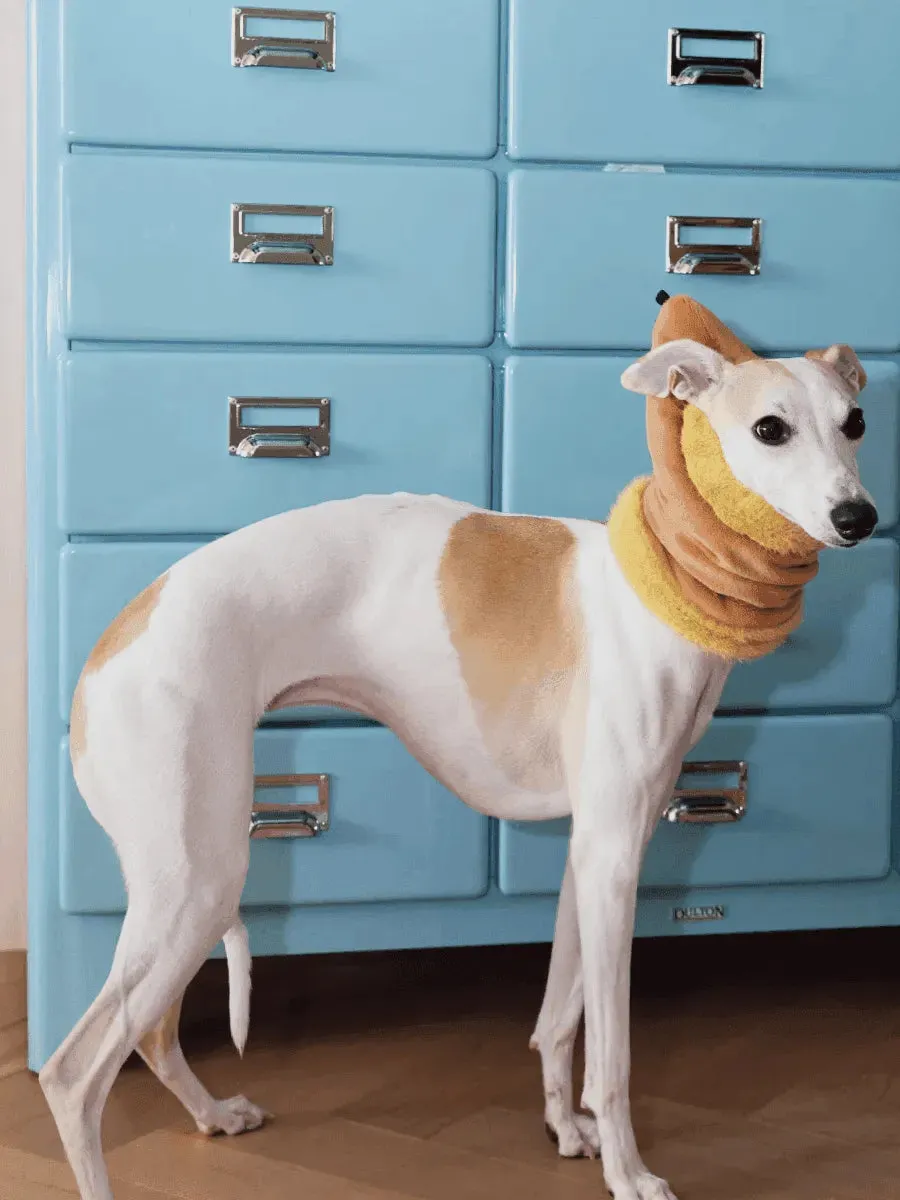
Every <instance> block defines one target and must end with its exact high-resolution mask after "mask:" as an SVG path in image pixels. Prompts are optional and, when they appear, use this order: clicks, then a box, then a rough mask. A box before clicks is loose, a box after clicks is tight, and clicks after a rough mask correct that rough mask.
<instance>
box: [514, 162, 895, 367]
mask: <svg viewBox="0 0 900 1200" xmlns="http://www.w3.org/2000/svg"><path fill="white" fill-rule="evenodd" d="M508 205H509V214H508V224H507V254H508V258H507V270H506V287H507V295H506V311H507V325H506V332H507V337H508V339H509V342H510V344H511V345H512V346H517V347H518V346H528V347H535V348H542V347H556V348H560V349H566V348H573V349H576V348H585V349H588V348H592V347H596V348H598V349H611V350H612V349H622V348H624V347H630V348H635V347H641V346H645V345H646V344H647V340H648V334H649V331H650V329H651V327H652V325H653V321H654V318H655V315H656V305H655V304H654V300H653V298H654V296H655V295H656V293H657V292H658V291H659V289H660V288H665V290H666V291H668V292H680V291H687V292H689V293H690V295H692V296H694V297H695V298H696V299H697V300H700V301H701V302H702V303H703V304H706V305H707V306H708V307H709V308H711V309H712V310H713V311H714V312H715V313H716V314H717V316H719V317H721V318H722V320H723V321H725V322H726V323H727V324H729V325H731V326H732V327H733V328H734V329H735V331H736V332H737V333H739V334H740V336H741V337H742V338H743V339H744V340H745V341H747V342H749V344H750V345H752V346H753V347H754V349H757V350H785V349H791V348H796V347H801V348H803V349H806V348H808V347H810V346H815V345H829V344H830V343H831V342H849V344H850V345H852V346H853V347H854V349H856V350H857V352H860V353H861V352H864V351H874V350H877V351H896V350H897V349H898V348H900V308H898V305H897V288H896V281H897V278H898V275H900V222H898V221H897V219H896V215H897V210H898V206H900V182H898V181H896V180H884V179H848V178H828V179H826V178H816V177H811V176H805V177H801V176H793V177H779V176H774V175H761V174H758V175H743V176H737V175H712V174H709V175H703V174H699V173H684V174H671V173H662V174H645V173H630V172H616V171H593V170H590V171H588V170H575V169H567V170H566V169H560V170H556V169H554V170H536V169H532V170H530V171H529V170H525V169H522V170H516V171H513V172H512V173H511V174H510V177H509V200H508ZM669 216H698V217H758V218H760V219H761V220H762V222H763V224H762V256H761V270H760V274H759V275H758V276H725V275H704V276H678V275H674V274H668V273H667V272H666V219H667V217H669ZM720 236H721V235H720Z"/></svg>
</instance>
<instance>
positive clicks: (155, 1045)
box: [137, 922, 269, 1136]
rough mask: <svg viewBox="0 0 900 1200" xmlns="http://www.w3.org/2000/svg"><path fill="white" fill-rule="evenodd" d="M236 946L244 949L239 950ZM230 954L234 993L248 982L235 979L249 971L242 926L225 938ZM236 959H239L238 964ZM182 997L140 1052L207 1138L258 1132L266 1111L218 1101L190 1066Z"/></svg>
mask: <svg viewBox="0 0 900 1200" xmlns="http://www.w3.org/2000/svg"><path fill="white" fill-rule="evenodd" d="M234 942H238V943H240V944H241V945H242V946H243V953H241V952H240V946H238V947H235V946H234V945H233V943H234ZM225 945H226V951H227V953H228V956H229V978H230V980H231V988H232V992H233V991H234V989H235V987H237V986H243V987H244V988H245V989H246V986H247V984H246V981H241V980H238V979H235V978H234V975H235V973H236V972H237V971H241V970H243V971H248V970H249V951H248V949H247V931H246V929H245V927H244V926H243V924H241V923H240V922H238V923H237V924H235V925H233V926H232V928H231V929H230V930H229V931H228V933H226V935H225ZM233 955H236V956H237V957H238V959H239V961H238V962H236V963H235V965H234V966H232V965H231V964H232V962H234V959H233V957H232V956H233ZM182 998H183V997H181V996H179V998H178V999H177V1000H176V1001H175V1003H174V1004H173V1005H172V1007H171V1008H170V1009H169V1011H168V1012H167V1013H166V1015H165V1016H164V1017H163V1019H162V1020H161V1021H160V1022H159V1024H158V1025H156V1026H155V1027H154V1028H153V1029H152V1030H151V1031H150V1033H148V1034H147V1035H146V1037H144V1038H143V1039H142V1040H141V1041H140V1042H139V1043H138V1047H137V1052H138V1054H140V1056H141V1058H142V1059H143V1060H144V1062H145V1063H146V1064H147V1066H148V1067H149V1068H150V1069H151V1071H153V1073H154V1075H155V1076H156V1078H157V1079H158V1080H159V1081H160V1083H162V1084H164V1085H165V1086H166V1087H167V1088H168V1089H169V1091H170V1092H172V1094H173V1095H174V1096H176V1097H177V1098H178V1100H180V1101H181V1103H182V1104H183V1105H184V1107H185V1108H186V1109H187V1111H188V1112H189V1113H190V1115H191V1116H192V1117H193V1119H194V1121H195V1123H196V1125H197V1128H198V1129H199V1130H200V1132H201V1133H205V1134H207V1135H211V1134H215V1133H227V1134H229V1135H232V1136H233V1135H234V1134H238V1133H244V1132H245V1131H247V1130H250V1129H258V1128H259V1127H260V1125H262V1124H263V1122H264V1121H265V1119H266V1117H267V1116H268V1115H269V1114H268V1113H266V1112H265V1111H264V1110H263V1109H261V1108H259V1107H257V1105H255V1104H251V1102H250V1101H249V1100H248V1099H247V1098H246V1096H233V1097H231V1099H229V1100H216V1099H215V1098H214V1097H213V1096H211V1095H210V1093H209V1092H208V1091H207V1090H206V1088H205V1087H204V1086H203V1084H202V1083H201V1082H200V1080H199V1079H198V1078H197V1076H196V1075H195V1074H194V1072H193V1071H192V1070H191V1068H190V1067H189V1066H188V1064H187V1061H186V1059H185V1057H184V1053H183V1051H182V1049H181V1044H180V1042H179V1040H178V1024H179V1020H180V1018H181V1002H182ZM233 1032H234V1033H235V1041H236V1042H237V1043H238V1049H239V1050H243V1042H244V1038H245V1037H246V1027H244V1028H243V1036H241V1031H240V1030H238V1031H234V1030H233Z"/></svg>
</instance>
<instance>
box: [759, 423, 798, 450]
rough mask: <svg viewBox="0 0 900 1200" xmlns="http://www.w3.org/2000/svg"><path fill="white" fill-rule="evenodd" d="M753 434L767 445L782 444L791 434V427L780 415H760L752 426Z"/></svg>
mask: <svg viewBox="0 0 900 1200" xmlns="http://www.w3.org/2000/svg"><path fill="white" fill-rule="evenodd" d="M753 436H754V437H756V438H758V439H759V440H760V441H761V442H765V444H766V445H767V446H783V445H784V443H785V442H786V441H787V440H788V438H789V437H790V436H791V427H790V425H788V423H787V421H782V419H781V417H760V419H759V420H758V421H757V422H756V424H755V425H754V426H753Z"/></svg>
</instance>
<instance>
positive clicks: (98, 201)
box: [62, 153, 496, 345]
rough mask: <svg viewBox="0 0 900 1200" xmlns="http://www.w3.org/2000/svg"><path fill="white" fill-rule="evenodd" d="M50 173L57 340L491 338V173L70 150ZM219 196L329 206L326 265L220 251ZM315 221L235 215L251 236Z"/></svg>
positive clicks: (226, 213)
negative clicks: (59, 284)
mask: <svg viewBox="0 0 900 1200" xmlns="http://www.w3.org/2000/svg"><path fill="white" fill-rule="evenodd" d="M64 176H65V178H64V184H63V187H64V232H63V237H64V257H65V281H64V286H63V288H62V296H63V297H64V298H65V299H64V300H63V307H64V312H63V314H62V323H63V326H64V330H65V332H66V334H67V335H68V336H69V337H70V338H86V339H89V338H108V339H152V340H159V341H179V342H185V341H192V340H200V341H228V342H305V343H310V342H321V343H396V344H404V345H413V344H430V345H486V344H487V343H488V342H490V341H491V340H492V337H493V331H494V300H493V280H494V244H493V243H494V209H495V190H496V189H495V181H494V176H493V174H492V173H491V172H490V171H487V170H482V169H480V168H475V167H470V168H466V167H460V168H456V167H438V166H428V167H425V166H416V167H411V166H381V165H372V164H363V165H359V164H355V165H350V164H346V163H340V164H336V163H327V164H326V163H322V162H318V163H309V162H303V163H299V162H289V161H281V162H276V161H266V160H257V159H254V160H253V161H247V160H237V159H213V158H195V157H187V156H175V155H173V156H156V155H137V156H133V155H126V154H115V155H105V154H100V153H83V154H75V155H72V156H71V157H70V158H69V160H68V161H67V163H66V165H65V168H64ZM233 204H237V205H262V206H266V207H267V208H272V207H273V206H279V205H289V206H310V207H315V206H319V207H321V208H331V209H333V218H332V219H333V255H332V257H333V264H332V265H331V266H326V265H316V264H315V263H310V262H300V263H298V262H293V263H291V264H285V263H273V262H271V261H256V262H248V261H237V262H233V261H232V254H233V253H237V254H238V256H239V257H240V254H242V253H244V254H245V257H246V252H245V250H244V249H238V250H236V251H232V244H233V235H232V205H233ZM324 225H325V218H323V216H321V215H320V216H318V217H316V216H302V215H301V216H294V215H291V214H284V213H278V212H276V213H272V214H261V213H249V214H247V216H246V219H245V229H246V231H247V233H248V234H250V235H253V236H255V237H258V238H261V239H262V241H263V242H264V243H265V244H266V245H272V242H271V238H268V239H266V238H264V237H263V235H273V234H274V235H278V234H293V235H298V236H299V237H300V238H301V239H302V238H304V237H305V236H309V235H316V234H318V235H319V236H322V235H323V233H324V232H325V230H324ZM238 245H239V246H240V245H241V243H240V242H238ZM320 253H321V251H320ZM322 257H323V258H324V257H325V254H324V253H323V254H322Z"/></svg>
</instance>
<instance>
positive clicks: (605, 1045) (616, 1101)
mask: <svg viewBox="0 0 900 1200" xmlns="http://www.w3.org/2000/svg"><path fill="white" fill-rule="evenodd" d="M585 801H586V803H584V804H582V805H580V806H579V808H578V809H576V813H575V818H574V821H573V829H572V842H571V847H570V857H571V863H572V870H573V873H574V877H575V892H576V897H577V904H578V926H579V931H580V935H581V955H582V970H583V980H584V1006H585V1010H584V1015H585V1082H584V1094H583V1104H584V1106H585V1107H586V1108H588V1109H589V1110H590V1111H591V1112H593V1113H594V1115H595V1117H596V1118H597V1133H598V1135H599V1142H600V1151H601V1155H602V1158H603V1173H604V1176H605V1178H606V1184H607V1187H608V1188H609V1190H610V1192H611V1193H612V1195H613V1196H614V1197H615V1200H675V1198H674V1197H673V1195H672V1193H671V1191H670V1190H669V1187H668V1185H667V1184H666V1183H665V1181H664V1180H662V1179H658V1178H657V1177H656V1176H655V1175H652V1174H651V1173H650V1172H649V1171H648V1170H647V1168H646V1167H645V1166H644V1164H643V1162H642V1160H641V1157H640V1154H639V1153H638V1149H637V1144H636V1142H635V1138H634V1130H633V1129H632V1125H631V1109H630V1104H629V1096H628V1087H629V1076H630V1065H631V1064H630V1060H631V1056H630V1045H629V998H630V975H631V941H632V936H633V933H634V915H635V905H636V900H637V885H638V875H639V872H640V867H641V860H642V858H643V852H644V847H645V845H646V842H647V838H648V836H649V832H650V829H651V828H652V822H649V821H648V819H647V818H646V816H645V813H647V812H648V811H649V810H650V808H651V805H649V804H648V805H642V804H641V803H640V801H639V800H638V799H637V798H636V797H634V798H632V797H631V796H629V793H628V789H627V788H626V787H622V788H621V790H619V788H617V787H616V788H612V787H610V786H609V784H608V783H607V784H604V786H603V789H602V794H595V795H591V796H589V797H585Z"/></svg>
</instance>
